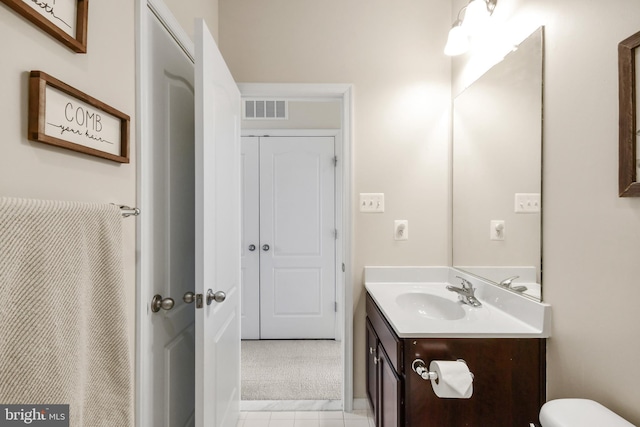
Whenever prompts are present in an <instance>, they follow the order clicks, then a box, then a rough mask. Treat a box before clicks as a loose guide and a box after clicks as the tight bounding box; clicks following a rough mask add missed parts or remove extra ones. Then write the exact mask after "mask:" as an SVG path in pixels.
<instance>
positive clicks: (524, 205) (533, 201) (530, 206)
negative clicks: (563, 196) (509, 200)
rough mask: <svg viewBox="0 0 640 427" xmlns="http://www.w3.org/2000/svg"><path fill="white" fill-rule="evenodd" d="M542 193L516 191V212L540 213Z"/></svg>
mask: <svg viewBox="0 0 640 427" xmlns="http://www.w3.org/2000/svg"><path fill="white" fill-rule="evenodd" d="M540 203H541V199H540V193H516V197H515V207H514V211H515V213H539V212H540Z"/></svg>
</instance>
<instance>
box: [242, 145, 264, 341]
mask: <svg viewBox="0 0 640 427" xmlns="http://www.w3.org/2000/svg"><path fill="white" fill-rule="evenodd" d="M259 144H260V138H259V137H256V136H246V137H243V138H242V157H241V158H242V160H241V163H240V168H241V169H242V170H241V174H242V184H241V185H242V237H241V239H242V244H241V250H240V257H241V264H242V293H241V295H242V322H241V324H242V339H249V340H257V339H260V249H259V248H260V150H259Z"/></svg>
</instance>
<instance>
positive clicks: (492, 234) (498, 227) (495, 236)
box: [489, 219, 505, 240]
mask: <svg viewBox="0 0 640 427" xmlns="http://www.w3.org/2000/svg"><path fill="white" fill-rule="evenodd" d="M504 234H505V228H504V220H501V219H494V220H492V221H491V225H490V227H489V239H491V240H504Z"/></svg>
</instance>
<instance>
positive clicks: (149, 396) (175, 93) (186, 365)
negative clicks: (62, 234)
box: [139, 8, 195, 427]
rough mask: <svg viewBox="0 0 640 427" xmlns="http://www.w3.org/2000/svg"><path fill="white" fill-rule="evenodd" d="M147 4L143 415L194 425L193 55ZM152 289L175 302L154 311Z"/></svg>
mask: <svg viewBox="0 0 640 427" xmlns="http://www.w3.org/2000/svg"><path fill="white" fill-rule="evenodd" d="M145 10H146V12H145V13H146V16H145V19H146V23H145V24H146V26H147V28H148V31H149V38H148V40H149V49H148V54H149V74H148V76H149V78H148V79H146V80H145V84H147V85H148V88H147V92H148V94H149V97H148V99H146V100H145V101H146V103H147V104H146V107H145V109H144V111H145V113H147V114H148V116H149V120H150V125H149V126H147V128H148V132H149V134H148V135H147V138H146V140H148V141H150V142H149V143H148V144H147V145H145V147H144V148H143V149H141V153H140V154H141V156H143V157H144V163H143V166H142V167H141V169H142V170H141V173H142V178H141V179H143V180H145V183H144V184H143V188H144V189H145V190H146V189H148V191H144V192H143V194H142V197H143V200H144V203H143V205H142V207H143V209H142V212H143V215H144V218H143V220H144V222H141V224H142V230H141V235H142V236H143V239H142V240H143V242H144V244H145V246H144V247H143V249H142V251H144V257H143V258H142V263H143V265H144V267H143V268H142V275H143V277H144V280H145V282H147V283H149V285H148V288H147V289H148V294H146V295H144V296H143V298H142V300H143V304H144V305H143V306H142V307H141V308H140V309H141V311H142V314H141V316H142V319H143V322H144V323H145V325H146V326H145V328H146V330H148V331H149V335H148V337H149V338H148V339H146V340H144V341H143V342H142V346H143V348H141V350H140V351H141V354H142V355H146V357H145V359H144V362H143V364H142V365H141V367H140V369H141V370H142V371H144V372H142V373H141V375H142V378H143V380H141V381H142V382H143V384H142V386H141V390H142V392H141V393H140V396H139V398H140V399H141V400H142V402H141V408H142V409H141V411H142V414H141V415H140V420H141V423H142V426H144V427H185V426H193V425H194V415H195V414H194V401H195V370H194V363H193V362H194V359H195V352H194V346H195V329H194V320H195V314H194V309H193V306H189V305H188V304H185V303H184V302H183V301H182V295H184V293H185V292H187V291H191V290H193V286H194V282H195V265H194V261H193V260H194V253H195V252H194V251H195V239H194V235H195V234H194V227H195V217H194V214H193V208H192V207H193V206H194V203H195V201H194V176H193V168H194V156H195V154H194V145H193V141H194V122H193V120H194V90H193V78H194V76H193V62H191V60H190V59H189V57H188V56H187V55H186V54H185V52H184V51H183V50H182V49H181V48H180V46H179V45H178V44H177V43H176V41H175V40H174V39H173V37H171V35H169V33H168V32H167V31H166V30H165V29H164V27H163V25H162V24H161V23H160V22H159V21H158V18H156V16H155V15H154V14H153V13H152V12H151V11H150V10H149V9H148V8H145ZM145 166H148V167H147V168H145ZM147 263H148V264H147ZM154 295H159V296H161V297H162V298H163V299H164V298H172V299H173V300H174V301H175V303H174V306H173V307H172V308H170V309H168V310H167V309H162V308H161V309H160V310H158V311H157V312H154V311H153V310H151V305H150V303H151V299H152V297H153V296H154ZM168 301H169V300H167V302H168ZM165 308H168V306H165ZM145 336H146V335H145ZM142 426H141V427H142Z"/></svg>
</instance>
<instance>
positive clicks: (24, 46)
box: [0, 0, 136, 360]
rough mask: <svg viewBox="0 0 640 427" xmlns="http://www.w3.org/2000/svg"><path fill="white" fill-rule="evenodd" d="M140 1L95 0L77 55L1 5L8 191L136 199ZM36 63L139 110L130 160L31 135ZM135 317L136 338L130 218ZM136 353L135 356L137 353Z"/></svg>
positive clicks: (131, 223)
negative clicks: (29, 124)
mask: <svg viewBox="0 0 640 427" xmlns="http://www.w3.org/2000/svg"><path fill="white" fill-rule="evenodd" d="M133 12H134V5H133V2H131V1H129V0H113V1H108V2H104V1H103V2H93V3H91V7H90V8H89V26H88V47H87V54H76V53H74V52H72V51H71V50H69V49H68V48H66V47H65V46H64V45H62V44H61V43H59V42H58V41H56V40H55V39H53V38H52V37H50V36H49V35H47V34H46V33H44V32H43V31H41V30H40V29H38V28H36V27H35V26H34V25H33V24H31V23H30V22H29V21H27V20H25V19H23V18H22V17H20V16H18V15H17V14H16V13H14V12H13V11H12V10H10V9H9V8H8V7H6V6H5V5H4V4H0V40H2V61H1V62H0V93H1V94H2V100H1V101H0V129H2V138H0V145H1V147H2V154H1V155H0V195H1V196H11V197H21V198H37V199H50V200H71V201H87V202H102V203H119V204H127V205H130V206H135V203H136V197H135V162H136V142H135V98H134V93H135V86H134V85H135V75H134V59H135V57H134V20H133ZM30 70H41V71H44V72H46V73H48V74H50V75H52V76H54V77H56V78H58V79H60V80H62V81H63V82H65V83H67V84H69V85H71V86H73V87H75V88H76V89H79V90H81V91H83V92H85V93H87V94H89V95H91V96H93V97H95V98H97V99H99V100H101V101H103V102H105V103H107V104H109V105H111V106H112V107H114V108H116V109H118V110H120V111H122V112H124V113H126V114H128V115H129V116H131V133H130V137H131V142H130V147H131V148H130V152H131V155H130V160H131V163H130V164H118V163H115V162H112V161H109V160H104V159H99V158H97V157H94V156H90V155H86V154H80V153H77V152H75V151H70V150H65V149H62V148H58V147H53V146H50V145H47V144H43V143H39V142H31V141H29V140H27V105H28V79H29V71H30ZM123 227H124V239H123V242H124V257H125V264H124V267H125V280H126V289H127V298H126V300H127V301H129V302H130V304H129V307H128V309H127V312H128V318H127V321H128V322H129V324H130V328H129V330H130V337H131V344H132V345H131V349H132V356H133V349H134V347H133V342H134V338H135V329H134V319H135V314H134V313H135V219H133V218H127V219H123ZM132 360H133V359H132Z"/></svg>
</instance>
